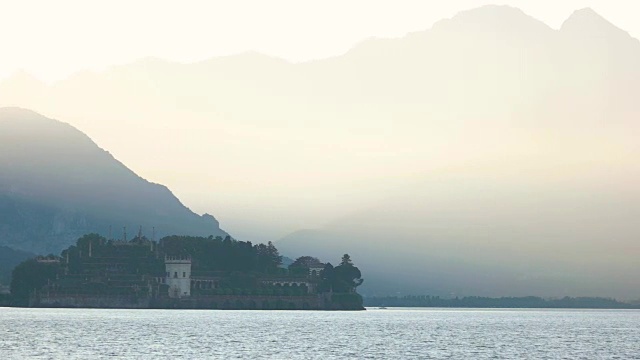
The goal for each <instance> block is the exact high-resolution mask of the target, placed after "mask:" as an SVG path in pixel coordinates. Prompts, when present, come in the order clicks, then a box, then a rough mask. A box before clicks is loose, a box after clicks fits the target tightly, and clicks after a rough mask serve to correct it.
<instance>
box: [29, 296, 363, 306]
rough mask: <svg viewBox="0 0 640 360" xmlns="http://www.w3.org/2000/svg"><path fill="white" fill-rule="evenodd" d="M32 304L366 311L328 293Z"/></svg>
mask: <svg viewBox="0 0 640 360" xmlns="http://www.w3.org/2000/svg"><path fill="white" fill-rule="evenodd" d="M30 306H31V307H48V308H55V307H62V308H100V309H221V310H363V309H364V308H362V307H361V306H358V305H351V304H345V303H338V302H335V301H332V299H331V296H330V295H329V294H322V295H308V296H258V295H211V296H197V297H189V298H183V299H172V298H168V297H158V298H147V297H140V298H137V297H134V296H106V295H47V296H41V297H40V298H39V299H32V301H31V304H30Z"/></svg>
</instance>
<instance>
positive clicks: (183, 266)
mask: <svg viewBox="0 0 640 360" xmlns="http://www.w3.org/2000/svg"><path fill="white" fill-rule="evenodd" d="M164 266H165V271H166V274H165V276H166V280H167V281H166V284H167V285H169V297H172V298H181V297H189V296H191V257H189V256H165V258H164Z"/></svg>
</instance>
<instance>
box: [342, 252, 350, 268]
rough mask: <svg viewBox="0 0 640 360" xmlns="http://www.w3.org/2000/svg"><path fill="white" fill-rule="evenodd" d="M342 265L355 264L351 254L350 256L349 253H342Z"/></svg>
mask: <svg viewBox="0 0 640 360" xmlns="http://www.w3.org/2000/svg"><path fill="white" fill-rule="evenodd" d="M340 266H353V262H352V261H351V256H349V254H344V255H342V261H341V262H340Z"/></svg>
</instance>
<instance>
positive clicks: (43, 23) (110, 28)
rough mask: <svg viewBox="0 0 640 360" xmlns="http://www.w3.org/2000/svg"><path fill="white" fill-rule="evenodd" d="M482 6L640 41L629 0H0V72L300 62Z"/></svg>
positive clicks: (55, 74)
mask: <svg viewBox="0 0 640 360" xmlns="http://www.w3.org/2000/svg"><path fill="white" fill-rule="evenodd" d="M484 4H509V5H512V6H516V7H519V8H521V9H522V10H524V11H525V12H526V13H528V14H529V15H532V16H534V17H536V18H538V19H540V20H543V21H545V22H546V23H547V24H549V25H550V26H552V27H554V28H558V27H559V26H560V25H561V24H562V22H563V21H564V20H565V19H566V18H567V17H568V16H569V15H570V14H571V12H572V11H573V10H575V9H579V8H583V7H592V8H594V9H595V10H596V11H597V12H598V13H600V14H601V15H603V16H604V17H605V18H607V19H609V20H610V21H612V22H613V23H615V24H616V25H617V26H619V27H621V28H623V29H625V30H627V31H629V32H630V33H631V34H632V35H633V36H634V37H640V23H639V22H638V21H637V19H638V16H639V15H640V3H638V2H637V1H635V0H553V1H551V0H513V1H497V0H493V1H486V0H446V1H444V0H442V1H426V0H394V1H372V0H353V1H344V0H341V1H336V0H324V1H301V0H271V1H262V0H258V1H248V0H234V1H211V0H184V1H167V0H135V1H132V0H126V1H125V0H110V1H87V0H56V1H48V0H43V1H37V0H21V1H14V0H0V46H1V49H2V50H1V53H2V56H0V78H3V77H6V76H9V75H10V74H12V73H14V72H16V71H18V70H25V71H27V72H28V73H31V74H33V75H35V76H36V77H38V78H40V79H42V80H45V81H55V80H58V79H61V78H64V77H66V76H68V75H69V74H71V73H73V72H76V71H79V70H82V69H102V68H104V67H106V66H109V65H113V64H121V63H127V62H131V61H134V60H136V59H139V58H143V57H148V56H152V57H160V58H164V59H169V60H174V61H180V62H193V61H198V60H202V59H206V58H209V57H212V56H218V55H225V54H233V53H238V52H243V51H247V50H255V51H259V52H263V53H266V54H269V55H274V56H278V57H283V58H286V59H289V60H291V61H304V60H309V59H314V58H323V57H329V56H333V55H338V54H341V53H343V52H345V51H347V50H348V49H349V48H350V47H352V46H353V45H354V44H355V43H357V42H359V41H361V40H363V39H365V38H368V37H371V36H377V37H399V36H402V35H404V34H405V33H407V32H412V31H418V30H424V29H427V28H429V27H430V26H431V25H432V24H433V23H434V22H435V21H437V20H440V19H442V18H446V17H451V16H453V15H454V14H455V13H457V12H459V11H461V10H466V9H469V8H473V7H477V6H481V5H484Z"/></svg>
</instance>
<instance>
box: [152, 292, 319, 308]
mask: <svg viewBox="0 0 640 360" xmlns="http://www.w3.org/2000/svg"><path fill="white" fill-rule="evenodd" d="M324 300H325V299H324V297H323V296H319V295H309V296H257V295H255V296H254V295H211V296H206V297H204V296H203V297H191V298H184V299H170V298H158V299H154V300H153V301H152V302H151V307H153V308H160V309H167V308H170V309H228V310H324V309H325V307H326V306H325V305H326V304H325V301H324Z"/></svg>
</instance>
